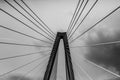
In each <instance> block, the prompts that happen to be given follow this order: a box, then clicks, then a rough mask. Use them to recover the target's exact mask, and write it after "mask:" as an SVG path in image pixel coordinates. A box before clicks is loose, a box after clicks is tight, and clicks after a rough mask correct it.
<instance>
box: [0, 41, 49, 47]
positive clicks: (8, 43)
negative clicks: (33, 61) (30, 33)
mask: <svg viewBox="0 0 120 80" xmlns="http://www.w3.org/2000/svg"><path fill="white" fill-rule="evenodd" d="M0 44H7V45H17V46H27V47H28V46H29V47H44V48H45V47H46V48H50V47H51V46H40V45H32V44H21V43H13V42H2V41H0Z"/></svg>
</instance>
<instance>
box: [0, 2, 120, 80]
mask: <svg viewBox="0 0 120 80" xmlns="http://www.w3.org/2000/svg"><path fill="white" fill-rule="evenodd" d="M8 1H9V2H10V3H11V4H12V5H14V6H15V7H16V8H17V9H18V10H20V11H21V12H22V13H23V14H25V15H26V16H28V17H29V18H30V19H31V20H33V19H32V18H31V17H30V16H29V15H28V14H26V13H25V12H24V11H23V10H22V9H21V8H20V7H19V6H18V5H17V4H16V3H15V2H14V1H13V0H8ZM24 1H25V2H26V3H27V4H28V5H29V6H30V8H31V9H32V10H33V11H34V12H35V13H36V14H37V15H38V16H39V17H40V18H41V19H42V20H43V21H44V22H45V23H46V24H47V25H48V26H49V28H50V29H51V30H52V31H53V32H54V33H57V32H65V31H67V28H68V25H69V23H70V20H71V18H72V15H73V14H74V10H75V7H76V5H77V2H78V0H24ZM85 1H86V0H85ZM17 2H19V3H20V4H21V5H22V6H23V7H24V8H25V9H27V8H26V7H25V6H24V5H23V4H22V2H21V1H20V0H17ZM94 2H95V0H89V3H88V5H87V7H86V8H85V10H84V12H83V14H82V15H81V18H80V20H79V21H78V23H79V22H80V21H81V19H82V18H83V17H84V16H85V14H86V13H87V11H88V10H89V9H90V7H91V5H92V4H93V3H94ZM119 5H120V1H119V0H99V1H98V3H97V4H96V6H95V7H94V8H93V10H92V11H91V12H90V14H89V15H88V16H87V18H86V19H85V21H84V22H83V24H82V25H81V26H80V27H79V29H77V31H76V33H75V34H74V35H73V37H72V38H75V37H76V36H77V35H79V34H81V33H82V32H84V31H85V30H86V29H87V28H89V27H91V26H92V25H94V24H95V23H96V22H97V21H99V20H100V19H101V18H103V17H104V16H105V15H106V14H108V13H109V12H111V11H112V10H114V9H115V8H116V7H118V6H119ZM0 8H2V9H3V10H5V11H7V12H9V13H10V14H12V15H13V16H15V17H17V18H18V19H20V20H21V21H23V22H25V23H26V24H28V25H30V26H31V27H32V28H35V29H36V30H38V31H40V32H42V31H41V30H39V29H38V28H36V27H35V26H34V25H33V24H32V23H31V22H29V21H28V20H27V19H25V18H24V17H23V16H22V15H21V14H19V13H18V12H17V11H16V10H14V9H13V8H12V7H10V6H9V5H8V4H7V3H6V2H4V0H0ZM28 11H29V10H28ZM29 12H30V11H29ZM30 13H31V12H30ZM34 17H35V16H34ZM33 21H34V20H33ZM119 21H120V10H118V11H116V12H115V13H114V14H113V15H111V16H110V17H109V18H107V19H106V20H105V21H103V22H102V23H100V24H98V25H97V26H96V27H95V28H94V29H93V30H91V31H89V32H88V33H87V34H86V35H85V36H84V37H82V38H79V39H77V40H76V41H75V42H74V43H73V44H71V45H70V46H80V45H86V44H87V43H86V42H88V43H89V40H93V41H94V40H95V41H97V40H99V39H100V36H99V34H98V32H101V33H103V34H104V36H105V37H106V36H110V37H112V38H114V37H115V36H117V35H118V34H117V33H118V32H119V30H120V28H119V27H120V22H119ZM34 22H35V21H34ZM78 23H77V24H78ZM36 24H37V25H39V24H38V23H36ZM0 25H3V26H6V27H8V28H12V29H14V30H17V31H20V32H23V33H26V34H29V35H32V36H34V37H37V38H40V39H42V40H45V41H49V40H48V39H46V38H45V37H43V36H41V35H39V34H37V33H35V32H34V31H32V30H30V29H29V28H27V27H26V26H24V25H23V24H21V23H20V22H18V21H16V20H15V19H13V18H11V17H10V16H8V15H7V14H5V13H4V12H2V11H0ZM42 33H43V34H44V35H46V34H45V33H44V32H42ZM46 36H47V35H46ZM0 41H5V42H16V43H26V44H37V45H49V44H46V43H43V42H39V41H37V40H33V39H31V38H27V37H24V36H21V35H18V34H16V33H14V32H11V31H8V30H5V29H3V28H0ZM90 43H92V41H90ZM93 43H94V42H93ZM48 49H51V48H46V49H45V48H42V49H41V48H36V47H19V46H9V45H0V57H1V58H2V57H7V56H13V55H18V54H25V53H30V52H38V51H43V50H48ZM63 52H64V51H63ZM71 53H72V54H71V55H72V56H73V60H74V61H75V62H77V63H80V64H81V65H83V66H82V67H83V68H84V69H85V70H86V71H88V73H89V74H91V75H90V76H92V77H93V78H94V79H95V80H102V79H103V80H105V79H109V78H115V77H116V76H113V75H112V74H109V73H108V72H105V71H104V70H101V69H100V70H99V69H98V68H97V67H95V66H93V65H91V64H89V63H87V62H85V61H84V59H81V58H80V57H81V56H82V57H84V56H85V55H86V54H87V53H88V48H76V49H75V48H74V49H71ZM48 54H49V53H44V54H42V55H34V56H28V57H23V58H17V59H11V60H6V61H4V62H3V61H1V63H0V74H2V73H5V72H7V71H9V70H12V69H14V68H16V67H18V66H20V65H23V64H25V63H27V62H29V61H31V60H34V59H36V58H38V57H39V56H41V57H43V56H46V55H48ZM80 54H81V55H80ZM79 56H80V57H79ZM40 61H42V60H40ZM78 61H79V62H78ZM38 63H39V62H38V61H36V63H33V64H31V66H32V67H30V65H29V66H28V67H29V68H30V69H31V68H33V67H34V64H36V65H37V64H38ZM42 65H43V64H42ZM44 65H46V64H44ZM61 65H62V64H61ZM88 66H89V67H88ZM28 67H26V68H24V69H21V70H18V71H16V72H15V73H22V74H24V73H25V71H24V70H26V69H27V71H28V70H29V69H28ZM110 69H111V68H110ZM37 70H39V69H37ZM37 70H36V71H35V72H33V73H32V74H34V73H36V72H37ZM77 70H78V68H77V67H76V66H75V75H78V76H77V80H79V76H81V78H83V79H84V80H88V79H87V77H86V75H85V73H83V72H82V71H81V70H80V71H79V72H80V73H79V72H78V71H77ZM111 70H113V71H114V72H115V73H118V71H116V69H115V68H114V67H112V69H111ZM44 71H45V68H44V70H43V72H44ZM92 71H93V72H92ZM90 72H91V73H90ZM13 74H14V72H13ZM30 76H31V75H30ZM41 77H42V74H41ZM59 77H61V76H59ZM58 80H64V78H62V79H59V78H58Z"/></svg>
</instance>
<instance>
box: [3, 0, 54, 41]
mask: <svg viewBox="0 0 120 80" xmlns="http://www.w3.org/2000/svg"><path fill="white" fill-rule="evenodd" d="M4 1H5V2H6V3H7V4H8V5H9V6H11V7H12V8H13V9H15V10H16V11H17V12H18V13H20V14H21V15H22V16H24V17H25V18H26V19H27V20H28V21H30V22H31V23H32V24H33V25H35V26H36V27H37V28H39V29H40V30H42V31H43V32H44V33H46V34H47V35H48V36H49V37H51V36H50V35H49V34H48V33H47V32H45V31H44V30H43V29H42V28H40V27H39V26H38V25H37V24H36V23H34V22H33V21H32V20H30V19H29V18H28V17H27V16H25V15H24V14H23V13H22V12H20V11H19V10H18V9H17V8H16V7H15V6H13V5H12V4H11V3H9V2H8V1H7V0H4ZM51 38H52V39H54V38H53V37H51Z"/></svg>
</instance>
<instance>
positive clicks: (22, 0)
mask: <svg viewBox="0 0 120 80" xmlns="http://www.w3.org/2000/svg"><path fill="white" fill-rule="evenodd" d="M21 2H22V3H23V4H24V5H25V6H26V7H27V8H28V9H29V10H30V11H31V12H32V13H33V15H35V16H36V18H38V20H39V21H40V22H42V23H43V24H44V25H45V26H46V28H48V29H49V30H50V31H51V32H52V34H53V35H54V36H55V33H54V32H53V31H52V30H51V29H50V28H49V27H48V26H47V25H46V24H45V23H44V21H43V20H42V19H41V18H40V17H38V15H37V14H36V13H35V12H34V11H33V10H32V9H31V8H30V7H29V6H28V5H27V3H25V2H24V1H23V0H21Z"/></svg>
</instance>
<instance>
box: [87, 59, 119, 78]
mask: <svg viewBox="0 0 120 80" xmlns="http://www.w3.org/2000/svg"><path fill="white" fill-rule="evenodd" d="M85 60H86V61H87V62H89V63H90V64H92V65H94V66H96V67H98V68H100V69H102V70H104V71H106V72H109V73H110V74H112V75H114V76H117V77H119V78H120V75H118V74H116V73H114V72H112V71H110V70H108V69H106V68H103V67H102V66H99V65H97V64H95V63H93V62H92V61H90V60H87V59H85Z"/></svg>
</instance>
